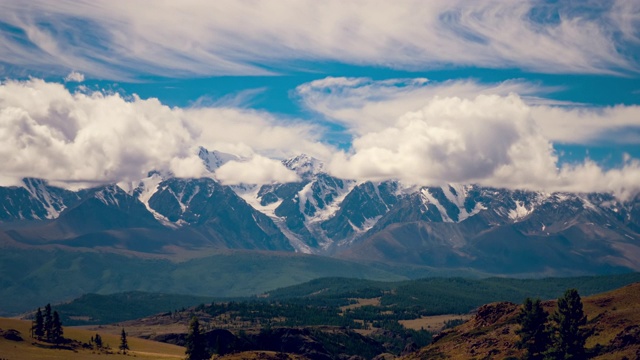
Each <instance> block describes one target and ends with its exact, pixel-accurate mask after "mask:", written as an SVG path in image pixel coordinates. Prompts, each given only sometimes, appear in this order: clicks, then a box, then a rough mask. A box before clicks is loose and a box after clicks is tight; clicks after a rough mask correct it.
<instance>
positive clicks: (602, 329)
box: [403, 283, 640, 360]
mask: <svg viewBox="0 0 640 360" xmlns="http://www.w3.org/2000/svg"><path fill="white" fill-rule="evenodd" d="M582 300H583V304H584V312H585V314H586V315H587V321H588V323H587V325H586V328H587V329H589V331H590V332H591V334H592V335H591V336H590V337H589V338H588V339H587V344H586V347H587V349H590V351H591V353H592V354H593V357H592V358H593V359H623V358H625V357H626V358H628V359H634V358H637V355H638V354H640V326H639V325H638V324H640V283H635V284H632V285H628V286H625V287H623V288H620V289H617V290H613V291H610V292H607V293H604V294H599V295H594V296H589V297H583V299H582ZM544 307H545V310H546V311H547V312H549V313H551V312H553V311H554V309H555V307H556V301H546V302H545V303H544ZM519 308H520V305H517V304H513V303H504V302H502V303H493V304H488V305H484V306H482V307H480V308H479V309H478V310H477V313H476V315H475V316H474V318H472V319H471V320H469V321H468V322H466V323H465V324H463V325H460V326H458V327H456V328H454V329H452V330H446V331H445V332H443V333H441V334H440V335H439V336H437V337H435V338H434V342H433V344H431V345H429V346H427V347H425V348H423V349H420V350H419V351H418V352H416V353H413V354H410V355H408V356H406V357H403V359H406V360H409V359H432V358H433V359H470V358H474V357H475V358H507V357H517V358H519V357H521V356H522V355H523V351H522V350H519V349H517V347H516V345H515V344H516V342H517V341H518V339H519V338H518V336H517V335H516V333H515V331H516V330H517V329H518V327H519V326H518V325H517V324H516V320H515V317H516V316H517V314H518V312H519Z"/></svg>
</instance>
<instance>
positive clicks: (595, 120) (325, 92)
mask: <svg viewBox="0 0 640 360" xmlns="http://www.w3.org/2000/svg"><path fill="white" fill-rule="evenodd" d="M554 90H556V89H555V88H549V87H543V86H541V85H538V84H534V83H529V82H526V81H523V80H509V81H504V82H501V83H496V84H481V83H478V82H475V81H472V80H455V81H445V82H441V83H434V82H429V81H427V80H426V79H421V78H419V79H391V80H383V81H373V80H371V79H367V78H333V77H329V78H325V79H321V80H316V81H312V82H309V83H306V84H302V85H300V86H298V87H297V89H296V92H297V94H298V96H299V97H300V100H301V102H302V103H303V104H304V105H305V106H306V107H308V108H309V109H312V110H314V111H316V112H319V113H321V114H322V115H324V116H325V117H327V118H328V119H330V120H331V121H334V122H338V123H340V124H342V125H344V126H345V127H347V128H348V131H350V132H351V133H353V134H355V135H364V134H367V133H370V132H377V131H381V130H383V129H385V128H387V127H389V126H393V125H394V124H395V122H396V120H397V119H398V118H399V117H400V116H402V115H403V114H405V113H407V112H410V111H417V110H420V109H421V108H422V107H423V106H424V105H425V104H426V103H427V102H428V101H430V100H432V99H434V98H435V97H440V98H445V97H457V98H461V99H474V98H475V97H476V96H477V95H478V94H485V95H488V94H495V95H501V96H507V95H509V94H511V93H514V94H518V95H519V96H520V97H521V98H522V100H523V101H524V102H525V103H526V104H527V106H528V107H529V110H530V112H531V114H530V116H531V117H532V119H533V121H534V122H535V123H536V125H537V126H538V127H539V128H540V131H541V133H542V135H544V137H545V138H547V139H548V140H550V141H552V142H562V143H574V144H588V143H590V142H593V141H607V142H609V143H627V144H628V143H640V138H638V136H637V133H633V132H627V134H626V135H624V136H622V135H621V133H620V132H621V131H624V130H625V129H628V128H635V129H640V106H637V105H629V106H624V105H617V106H609V107H600V108H596V107H589V106H586V105H584V104H572V103H566V102H558V101H554V100H550V99H545V98H544V97H541V96H544V95H546V94H548V93H550V92H553V91H554ZM634 134H635V135H634Z"/></svg>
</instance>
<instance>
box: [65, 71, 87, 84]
mask: <svg viewBox="0 0 640 360" xmlns="http://www.w3.org/2000/svg"><path fill="white" fill-rule="evenodd" d="M64 81H65V82H83V81H84V74H82V73H79V72H77V71H72V72H70V73H69V75H67V76H66V77H65V78H64Z"/></svg>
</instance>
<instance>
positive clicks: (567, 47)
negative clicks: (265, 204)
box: [0, 0, 638, 79]
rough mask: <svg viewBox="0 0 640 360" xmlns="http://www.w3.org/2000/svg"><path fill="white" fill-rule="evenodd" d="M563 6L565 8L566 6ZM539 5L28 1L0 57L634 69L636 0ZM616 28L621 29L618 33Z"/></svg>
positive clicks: (17, 5) (167, 67)
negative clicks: (629, 48)
mask: <svg viewBox="0 0 640 360" xmlns="http://www.w3.org/2000/svg"><path fill="white" fill-rule="evenodd" d="M567 4H568V5H567ZM572 4H573V3H563V2H557V3H556V2H553V3H548V2H540V1H534V0H529V1H510V0H500V1H473V2H469V1H464V0H439V1H428V2H425V1H420V0H399V1H376V2H375V3H370V2H357V1H356V2H348V3H345V2H344V1H341V0H328V1H321V2H319V1H314V0H303V1H300V0H284V1H276V2H274V1H258V2H254V1H233V0H231V1H215V2H201V1H181V2H160V3H155V4H154V6H151V7H150V6H148V3H147V2H146V1H127V2H126V5H125V3H120V2H113V1H106V0H102V1H74V2H66V1H55V2H51V1H44V0H39V1H32V2H30V6H24V5H23V4H22V2H20V1H17V0H13V1H5V2H3V4H2V5H0V7H1V8H0V10H2V11H0V22H2V23H4V24H5V26H3V27H2V28H3V29H4V30H3V31H2V33H1V34H2V36H1V37H0V61H2V62H5V63H7V64H12V65H17V66H20V67H26V68H30V69H32V70H33V69H36V70H41V71H54V72H55V71H58V72H60V71H64V72H67V71H69V69H76V70H78V71H82V72H83V73H86V74H90V75H91V76H93V77H102V78H112V79H114V78H131V77H135V76H137V75H140V74H161V75H163V76H166V75H167V74H169V76H177V77H180V76H187V75H193V74H196V75H257V74H269V73H271V72H272V71H273V69H275V71H278V69H280V70H284V69H286V68H287V67H288V66H287V64H290V63H291V62H292V61H296V62H299V61H300V60H302V61H316V60H325V61H338V62H343V63H350V64H359V65H361V64H367V65H376V66H385V67H392V68H402V69H429V68H434V67H441V66H444V65H451V64H453V65H458V66H479V67H492V68H504V67H508V68H513V67H517V68H522V69H527V70H533V71H539V72H550V73H615V72H624V71H638V63H637V60H634V57H633V56H629V54H628V52H627V51H626V47H627V46H628V44H629V43H634V42H635V41H637V39H638V31H637V28H638V27H637V26H636V25H637V24H638V17H637V15H633V14H637V11H636V12H635V13H634V12H633V11H634V10H637V4H634V2H633V1H631V0H629V1H621V0H619V1H617V2H616V3H615V4H614V5H610V6H609V5H607V6H599V7H593V8H591V9H588V10H585V8H584V7H577V6H575V5H572ZM619 34H622V36H618V35H619Z"/></svg>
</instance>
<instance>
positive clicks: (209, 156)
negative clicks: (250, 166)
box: [198, 146, 240, 172]
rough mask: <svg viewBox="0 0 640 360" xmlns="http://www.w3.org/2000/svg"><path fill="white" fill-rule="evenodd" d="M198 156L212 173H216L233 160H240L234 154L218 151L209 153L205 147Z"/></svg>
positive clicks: (201, 148)
mask: <svg viewBox="0 0 640 360" xmlns="http://www.w3.org/2000/svg"><path fill="white" fill-rule="evenodd" d="M198 156H199V157H200V159H202V161H203V162H204V165H205V166H206V167H207V170H209V171H210V172H214V171H216V169H218V168H219V167H220V166H222V165H224V164H225V163H227V162H229V161H232V160H239V159H240V158H239V157H238V156H236V155H233V154H228V153H223V152H220V151H217V150H212V151H209V150H207V149H205V148H204V147H202V146H201V147H200V151H199V152H198Z"/></svg>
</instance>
